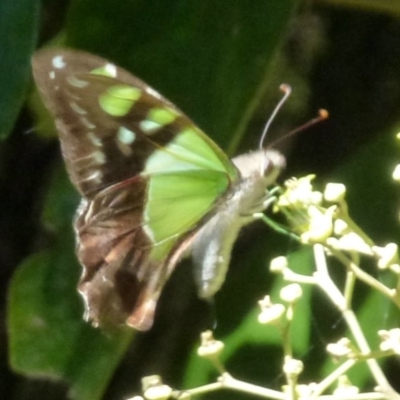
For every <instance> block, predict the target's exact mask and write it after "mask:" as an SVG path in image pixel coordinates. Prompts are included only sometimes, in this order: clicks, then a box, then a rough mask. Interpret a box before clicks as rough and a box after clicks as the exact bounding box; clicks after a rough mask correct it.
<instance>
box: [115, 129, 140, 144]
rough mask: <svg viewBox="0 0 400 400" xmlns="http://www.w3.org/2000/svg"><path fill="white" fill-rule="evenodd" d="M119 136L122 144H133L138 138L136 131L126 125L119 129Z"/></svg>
mask: <svg viewBox="0 0 400 400" xmlns="http://www.w3.org/2000/svg"><path fill="white" fill-rule="evenodd" d="M117 138H118V140H119V141H120V142H121V143H122V144H128V145H129V144H132V143H133V142H134V141H135V139H136V133H135V132H133V131H131V130H130V129H128V128H125V127H124V126H121V127H120V128H119V129H118V133H117Z"/></svg>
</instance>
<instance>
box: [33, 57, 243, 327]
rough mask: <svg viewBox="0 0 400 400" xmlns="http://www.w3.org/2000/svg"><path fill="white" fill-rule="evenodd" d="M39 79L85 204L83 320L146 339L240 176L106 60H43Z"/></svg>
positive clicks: (36, 66)
mask: <svg viewBox="0 0 400 400" xmlns="http://www.w3.org/2000/svg"><path fill="white" fill-rule="evenodd" d="M33 70H34V77H35V80H36V83H37V85H38V87H39V90H40V91H41V93H42V96H43V98H44V101H45V103H46V105H47V107H48V108H49V109H50V111H51V112H52V113H53V114H54V116H55V119H56V125H57V129H58V131H59V137H60V141H61V148H62V153H63V157H64V160H65V163H66V165H67V170H68V173H69V175H70V178H71V180H72V182H73V183H74V185H75V186H76V187H77V189H78V190H79V191H80V193H81V194H82V196H83V200H82V204H81V205H80V207H79V209H78V212H77V217H76V221H75V229H76V235H77V253H78V257H79V260H80V262H81V263H82V265H83V267H84V272H83V275H82V278H81V282H80V284H79V291H80V292H81V294H82V296H83V298H84V300H85V303H86V317H87V319H89V320H91V321H93V323H94V324H102V323H104V322H105V321H112V322H126V323H127V324H129V325H131V326H133V327H135V328H137V329H142V330H143V329H148V328H149V327H150V326H151V324H152V322H153V314H154V309H155V305H156V302H157V299H158V297H159V295H160V292H161V289H162V287H163V285H164V283H165V281H166V279H167V278H168V276H169V275H170V274H171V272H172V270H173V269H174V267H175V265H176V263H177V261H178V260H179V258H180V257H181V255H182V253H183V252H184V250H185V249H186V248H187V247H188V246H189V244H190V241H191V239H192V237H193V235H194V234H195V233H196V232H197V230H198V229H200V227H201V226H202V225H203V224H204V223H205V222H206V221H207V220H208V219H209V218H211V217H212V215H213V214H214V212H215V210H216V208H217V206H218V204H219V203H220V202H221V201H222V200H223V199H224V198H225V197H226V196H228V195H229V193H230V190H231V188H232V187H233V186H234V184H235V183H236V182H237V181H238V180H239V179H240V177H239V172H238V170H237V169H236V167H235V166H234V165H233V163H232V162H231V161H230V160H229V159H228V158H227V156H226V155H225V154H224V153H223V152H222V150H221V149H220V148H219V147H218V146H217V145H216V144H215V143H214V142H213V141H211V140H210V139H209V138H208V137H207V136H206V135H205V134H204V133H203V132H202V131H201V130H199V129H198V128H197V127H196V126H195V125H194V124H193V122H191V121H190V120H189V119H188V118H187V117H186V116H185V115H184V114H183V113H182V112H181V111H180V110H178V109H177V108H176V107H175V106H174V105H173V104H172V103H170V102H169V101H168V100H166V99H164V98H163V97H162V96H160V95H159V94H158V93H157V92H155V91H154V90H153V89H151V88H150V87H149V86H147V85H146V84H145V83H143V82H142V81H140V80H139V79H137V78H135V77H134V76H132V75H131V74H129V73H128V72H127V71H124V70H123V69H121V68H118V67H116V66H115V65H113V64H111V63H108V62H107V61H106V60H104V59H102V58H99V57H96V56H93V55H90V54H87V53H84V52H78V51H67V50H62V51H59V50H57V51H53V50H44V51H40V52H38V53H37V54H36V55H35V56H34V59H33Z"/></svg>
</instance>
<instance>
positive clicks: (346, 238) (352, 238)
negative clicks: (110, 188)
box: [334, 232, 373, 255]
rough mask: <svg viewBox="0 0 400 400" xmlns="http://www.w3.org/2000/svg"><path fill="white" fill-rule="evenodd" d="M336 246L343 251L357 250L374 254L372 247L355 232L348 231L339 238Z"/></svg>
mask: <svg viewBox="0 0 400 400" xmlns="http://www.w3.org/2000/svg"><path fill="white" fill-rule="evenodd" d="M334 247H335V248H336V249H338V250H343V251H356V252H358V253H362V254H367V255H372V254H373V253H372V249H371V247H370V246H369V245H368V244H367V243H366V242H365V241H364V239H363V238H362V237H361V236H360V235H358V234H357V233H355V232H349V233H346V234H345V235H343V236H342V237H340V238H339V239H337V241H336V243H335V246H334Z"/></svg>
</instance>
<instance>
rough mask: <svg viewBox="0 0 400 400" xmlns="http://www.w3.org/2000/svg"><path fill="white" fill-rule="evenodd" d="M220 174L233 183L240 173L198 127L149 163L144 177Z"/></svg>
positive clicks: (154, 156) (153, 157)
mask: <svg viewBox="0 0 400 400" xmlns="http://www.w3.org/2000/svg"><path fill="white" fill-rule="evenodd" d="M199 169H200V170H202V169H204V170H207V171H210V172H212V171H220V172H224V173H225V174H227V175H229V177H230V179H231V180H232V181H235V180H236V179H237V178H238V174H237V171H236V169H235V167H234V166H233V164H232V162H231V161H230V160H229V159H228V157H227V156H226V155H225V154H224V153H223V152H222V150H220V149H219V148H218V147H217V146H216V145H215V144H214V142H212V141H211V140H210V139H208V138H207V137H206V135H205V134H204V133H202V132H201V131H200V130H199V129H197V128H196V127H194V126H193V127H191V128H187V129H185V130H184V131H182V132H181V133H179V134H178V135H177V136H176V138H175V139H174V140H173V141H172V142H170V143H168V145H166V146H165V147H163V148H162V149H160V150H158V151H155V152H154V153H153V154H152V155H151V156H150V157H149V159H148V160H147V162H146V166H145V169H144V172H143V174H144V175H147V174H149V175H151V174H156V173H160V172H161V173H162V172H168V171H187V170H199Z"/></svg>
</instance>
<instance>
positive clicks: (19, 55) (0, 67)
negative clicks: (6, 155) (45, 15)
mask: <svg viewBox="0 0 400 400" xmlns="http://www.w3.org/2000/svg"><path fill="white" fill-rule="evenodd" d="M38 18H39V2H38V1H36V0H21V1H14V0H2V1H1V2H0V77H1V96H0V138H5V137H6V136H7V135H8V134H9V132H10V131H11V129H12V128H13V126H14V123H15V120H16V118H17V116H18V114H19V111H20V108H21V106H22V104H23V102H24V100H25V93H26V89H27V85H28V83H29V81H30V69H31V66H30V65H31V64H30V59H31V55H32V53H33V50H34V48H35V46H36V37H37V25H38Z"/></svg>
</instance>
